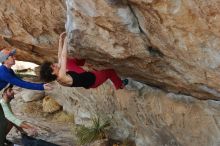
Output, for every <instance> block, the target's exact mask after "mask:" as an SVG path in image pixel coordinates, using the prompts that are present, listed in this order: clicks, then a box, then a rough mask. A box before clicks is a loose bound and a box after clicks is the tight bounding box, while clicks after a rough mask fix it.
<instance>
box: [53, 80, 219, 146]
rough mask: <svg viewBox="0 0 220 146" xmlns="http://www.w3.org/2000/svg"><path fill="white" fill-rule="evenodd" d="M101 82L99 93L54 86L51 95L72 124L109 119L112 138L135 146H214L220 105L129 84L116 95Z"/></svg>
mask: <svg viewBox="0 0 220 146" xmlns="http://www.w3.org/2000/svg"><path fill="white" fill-rule="evenodd" d="M112 86H113V85H110V82H109V84H107V83H106V84H104V85H102V86H100V87H98V88H97V89H91V90H87V89H83V88H69V87H61V86H57V87H56V89H55V90H54V91H53V92H51V93H50V94H52V95H51V96H53V97H55V98H56V100H57V101H58V102H59V103H60V104H61V105H63V109H64V110H66V111H68V112H70V113H73V114H74V117H75V123H76V124H85V125H87V124H89V123H90V122H91V119H92V118H93V117H94V116H97V115H101V118H106V117H109V118H110V119H111V126H112V127H113V128H112V129H111V132H110V133H111V134H110V136H111V138H113V139H118V140H126V139H130V140H133V141H135V143H136V145H137V146H165V145H167V146H209V145H212V146H218V145H219V144H220V140H219V136H220V118H219V110H220V109H219V107H220V106H219V102H218V101H211V100H210V101H209V100H206V101H201V100H198V99H196V98H193V97H190V96H184V95H176V94H173V93H165V92H163V91H161V90H158V89H155V88H151V87H149V86H145V85H143V84H140V83H137V82H132V83H130V85H129V86H128V87H127V90H118V91H115V90H113V89H112Z"/></svg>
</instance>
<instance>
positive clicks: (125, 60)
mask: <svg viewBox="0 0 220 146" xmlns="http://www.w3.org/2000/svg"><path fill="white" fill-rule="evenodd" d="M67 2H68V3H67V31H68V33H69V37H70V39H71V40H70V42H71V46H73V47H75V49H72V50H74V53H75V55H76V56H81V57H84V58H87V59H89V60H92V61H93V62H94V63H95V62H96V63H97V64H100V62H101V63H102V64H101V65H103V66H105V67H106V66H109V67H114V68H115V69H117V71H118V72H120V73H121V74H123V75H125V76H130V77H132V78H134V79H136V80H138V81H141V82H143V83H146V84H149V85H153V86H157V87H160V88H162V89H165V90H169V91H173V92H176V93H184V94H187V95H193V96H195V97H198V98H201V99H219V98H220V80H219V76H220V73H219V71H220V70H219V65H220V60H219V57H220V54H219V45H220V44H219V42H220V41H219V36H220V34H219V28H220V15H219V14H220V13H219V11H220V10H219V9H218V7H219V6H220V3H219V2H218V1H217V0H203V1H199V0H185V1H183V0H175V1H158V0H147V1H146V0H128V1H123V0H121V1H120V0H96V1H93V0H81V1H77V0H68V1H67Z"/></svg>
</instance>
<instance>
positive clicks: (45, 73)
mask: <svg viewBox="0 0 220 146" xmlns="http://www.w3.org/2000/svg"><path fill="white" fill-rule="evenodd" d="M52 64H53V63H52V62H49V61H45V62H44V63H43V64H42V65H41V66H40V79H41V80H42V81H44V82H52V81H54V80H56V79H57V76H56V75H53V74H52V72H53V69H52V67H51V66H52Z"/></svg>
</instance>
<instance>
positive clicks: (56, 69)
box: [51, 63, 60, 75]
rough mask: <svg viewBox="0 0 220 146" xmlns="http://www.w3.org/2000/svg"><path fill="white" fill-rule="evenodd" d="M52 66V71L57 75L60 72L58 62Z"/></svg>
mask: <svg viewBox="0 0 220 146" xmlns="http://www.w3.org/2000/svg"><path fill="white" fill-rule="evenodd" d="M51 68H52V70H53V72H52V74H53V75H57V74H58V73H59V70H60V68H59V66H58V64H57V63H54V64H52V65H51Z"/></svg>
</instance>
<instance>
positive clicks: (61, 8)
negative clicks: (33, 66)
mask: <svg viewBox="0 0 220 146" xmlns="http://www.w3.org/2000/svg"><path fill="white" fill-rule="evenodd" d="M65 12H66V6H65V1H64V0H47V1H41V0H36V1H32V0H1V2H0V35H1V36H2V37H3V38H1V39H0V42H1V44H0V47H6V46H9V47H10V46H12V47H16V48H18V53H17V54H18V57H17V58H18V59H19V60H26V61H32V62H36V63H41V62H42V61H43V60H44V59H48V60H49V59H50V60H55V58H56V53H57V51H56V50H57V43H58V42H57V39H58V35H59V33H61V32H62V31H64V30H65V29H64V24H65V20H66V14H65ZM48 55H50V58H48Z"/></svg>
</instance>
